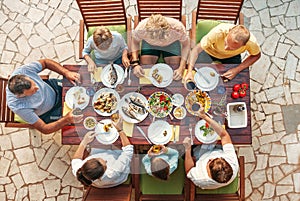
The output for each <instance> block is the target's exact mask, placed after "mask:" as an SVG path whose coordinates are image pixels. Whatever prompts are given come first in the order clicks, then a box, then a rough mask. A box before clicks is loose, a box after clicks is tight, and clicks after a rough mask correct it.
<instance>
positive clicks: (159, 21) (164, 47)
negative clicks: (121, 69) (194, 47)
mask: <svg viewBox="0 0 300 201" xmlns="http://www.w3.org/2000/svg"><path fill="white" fill-rule="evenodd" d="M140 42H142V46H141V47H142V48H141V62H139V59H138V53H139V50H140ZM189 45H190V43H189V37H188V36H187V33H186V29H185V27H184V25H183V24H182V23H181V22H180V21H178V20H176V19H173V18H170V17H164V16H162V15H160V14H156V15H151V17H149V18H146V19H144V20H142V21H141V22H140V23H139V24H138V26H137V27H136V28H135V30H134V31H133V33H132V51H133V52H132V62H131V64H132V66H133V67H134V70H133V72H134V74H135V75H136V76H138V77H141V76H144V75H145V72H144V70H143V69H142V67H141V66H140V63H141V64H155V63H156V62H157V60H158V58H159V57H160V55H161V54H162V57H163V59H164V61H165V62H166V63H167V64H169V65H175V66H179V67H178V68H177V69H175V71H174V74H173V78H174V79H175V80H179V79H181V78H182V74H183V72H184V69H185V67H186V61H187V57H188V54H189V49H190V48H189Z"/></svg>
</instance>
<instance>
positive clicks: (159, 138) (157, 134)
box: [148, 120, 173, 144]
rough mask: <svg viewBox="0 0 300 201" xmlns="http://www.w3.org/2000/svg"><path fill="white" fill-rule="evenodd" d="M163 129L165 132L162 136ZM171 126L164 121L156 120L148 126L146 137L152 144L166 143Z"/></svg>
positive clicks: (169, 136) (169, 137) (170, 134)
mask: <svg viewBox="0 0 300 201" xmlns="http://www.w3.org/2000/svg"><path fill="white" fill-rule="evenodd" d="M164 131H167V134H166V135H165V136H164V134H163V133H164ZM172 134H173V133H172V127H171V126H170V124H169V123H168V122H166V121H162V120H157V121H154V122H152V123H151V124H150V126H149V127H148V138H149V139H150V141H151V142H152V143H153V144H167V143H168V142H169V141H170V139H171V137H172Z"/></svg>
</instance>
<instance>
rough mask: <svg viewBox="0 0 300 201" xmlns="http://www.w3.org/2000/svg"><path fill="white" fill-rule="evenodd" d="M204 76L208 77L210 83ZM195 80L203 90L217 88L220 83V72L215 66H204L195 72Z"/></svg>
mask: <svg viewBox="0 0 300 201" xmlns="http://www.w3.org/2000/svg"><path fill="white" fill-rule="evenodd" d="M211 73H214V76H211ZM200 74H202V75H200ZM203 77H206V78H207V80H208V81H209V82H210V83H208V82H207V81H206V80H205V79H204V78H203ZM194 80H195V82H196V86H197V87H198V88H199V89H201V90H202V91H211V90H213V89H214V88H216V86H217V85H218V83H219V74H218V73H217V71H216V70H215V69H213V68H210V67H202V68H199V69H198V70H197V73H195V76H194Z"/></svg>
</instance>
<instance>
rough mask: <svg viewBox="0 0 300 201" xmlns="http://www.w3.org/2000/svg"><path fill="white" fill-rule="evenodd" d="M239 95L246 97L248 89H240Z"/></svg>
mask: <svg viewBox="0 0 300 201" xmlns="http://www.w3.org/2000/svg"><path fill="white" fill-rule="evenodd" d="M239 95H240V97H241V98H243V97H245V96H246V90H244V89H241V90H240V91H239Z"/></svg>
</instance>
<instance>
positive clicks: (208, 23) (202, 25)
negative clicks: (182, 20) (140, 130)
mask: <svg viewBox="0 0 300 201" xmlns="http://www.w3.org/2000/svg"><path fill="white" fill-rule="evenodd" d="M221 23H222V22H220V21H216V20H202V21H199V22H198V23H197V26H196V44H198V43H199V42H200V40H201V39H202V38H203V36H205V35H206V34H208V32H209V31H210V30H211V29H212V28H214V27H215V26H217V25H219V24H221Z"/></svg>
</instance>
